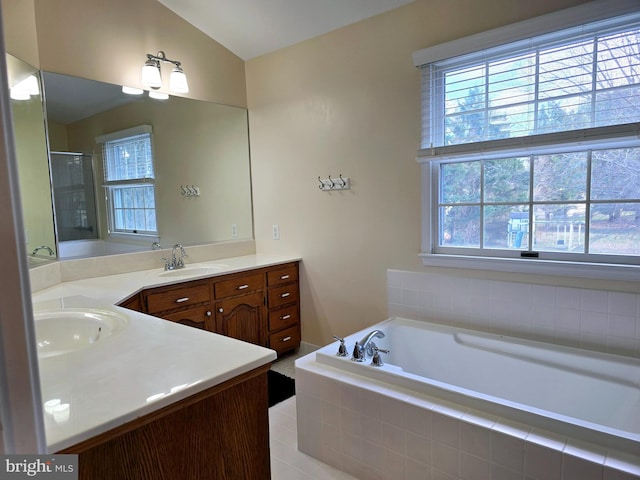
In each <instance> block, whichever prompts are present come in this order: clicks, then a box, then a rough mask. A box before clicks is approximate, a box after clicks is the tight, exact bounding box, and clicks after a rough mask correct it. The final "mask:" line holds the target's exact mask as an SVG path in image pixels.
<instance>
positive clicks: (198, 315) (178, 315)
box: [161, 305, 215, 332]
mask: <svg viewBox="0 0 640 480" xmlns="http://www.w3.org/2000/svg"><path fill="white" fill-rule="evenodd" d="M161 318H164V319H165V320H170V321H172V322H176V323H181V324H182V325H188V326H189V327H195V328H199V329H201V330H208V331H210V332H213V331H215V329H214V326H213V318H212V315H211V310H210V309H209V305H202V306H200V307H194V308H188V309H186V310H181V311H179V312H172V313H165V314H163V315H162V317H161Z"/></svg>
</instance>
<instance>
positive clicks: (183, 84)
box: [142, 50, 189, 93]
mask: <svg viewBox="0 0 640 480" xmlns="http://www.w3.org/2000/svg"><path fill="white" fill-rule="evenodd" d="M162 63H172V64H173V65H174V67H173V70H172V71H171V76H170V77H169V89H170V90H171V91H174V92H176V93H187V92H188V91H189V85H188V83H187V76H186V75H185V74H184V71H183V70H182V67H180V62H178V61H177V60H170V59H168V58H167V56H166V54H165V53H164V52H163V51H162V50H161V51H159V52H158V54H157V55H151V54H150V53H147V61H146V62H144V65H143V67H142V84H143V85H145V86H147V87H149V88H151V89H154V90H157V89H159V88H160V87H162V75H161V72H160V66H161V64H162Z"/></svg>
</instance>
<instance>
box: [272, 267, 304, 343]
mask: <svg viewBox="0 0 640 480" xmlns="http://www.w3.org/2000/svg"><path fill="white" fill-rule="evenodd" d="M299 285H300V284H299V280H298V263H297V262H294V263H288V264H285V265H281V266H278V267H273V268H271V269H269V270H268V271H267V308H268V312H269V313H268V315H269V348H271V349H273V350H275V351H276V352H278V356H280V355H281V354H283V353H286V352H289V351H292V350H295V349H296V348H298V347H299V346H300V337H301V335H300V286H299Z"/></svg>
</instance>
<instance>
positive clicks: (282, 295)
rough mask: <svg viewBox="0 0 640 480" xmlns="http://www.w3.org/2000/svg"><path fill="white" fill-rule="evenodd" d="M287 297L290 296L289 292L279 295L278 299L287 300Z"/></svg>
mask: <svg viewBox="0 0 640 480" xmlns="http://www.w3.org/2000/svg"><path fill="white" fill-rule="evenodd" d="M289 295H291V294H290V293H289V292H286V293H283V294H281V295H280V297H282V298H287V297H288V296H289Z"/></svg>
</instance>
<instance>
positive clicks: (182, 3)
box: [158, 0, 414, 60]
mask: <svg viewBox="0 0 640 480" xmlns="http://www.w3.org/2000/svg"><path fill="white" fill-rule="evenodd" d="M158 1H159V2H160V3H162V4H163V5H165V6H166V7H167V8H169V9H170V10H172V11H173V12H174V13H176V14H177V15H179V16H180V17H182V18H184V19H185V20H186V21H188V22H189V23H191V24H192V25H193V26H195V27H196V28H198V29H199V30H201V31H202V32H204V33H205V34H207V35H208V36H209V37H211V38H213V39H214V40H216V41H217V42H219V43H221V44H222V45H223V46H224V47H226V48H227V49H228V50H230V51H232V52H233V53H235V54H236V55H238V56H239V57H240V58H242V59H243V60H249V59H251V58H254V57H258V56H260V55H264V54H266V53H269V52H273V51H275V50H278V49H280V48H283V47H287V46H289V45H293V44H295V43H298V42H301V41H304V40H307V39H309V38H313V37H316V36H318V35H322V34H324V33H327V32H330V31H332V30H336V29H338V28H341V27H344V26H346V25H349V24H352V23H355V22H358V21H360V20H363V19H365V18H369V17H372V16H374V15H378V14H380V13H384V12H386V11H389V10H392V9H394V8H398V7H401V6H403V5H406V4H408V3H412V2H413V1H414V0H158Z"/></svg>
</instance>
